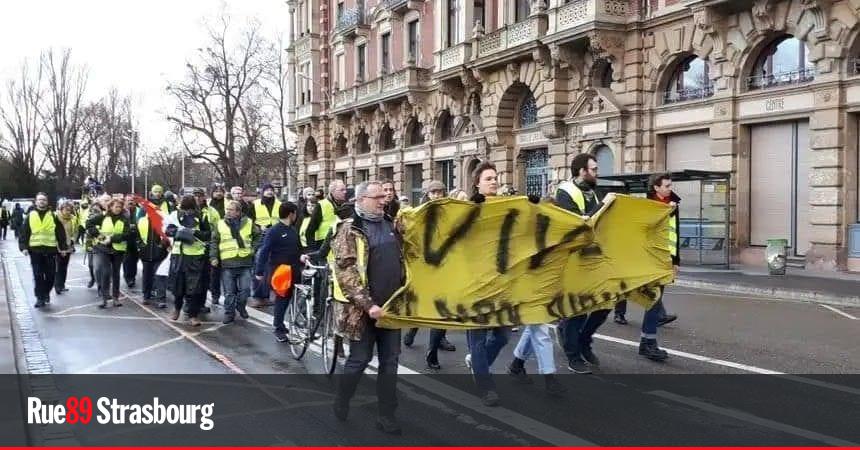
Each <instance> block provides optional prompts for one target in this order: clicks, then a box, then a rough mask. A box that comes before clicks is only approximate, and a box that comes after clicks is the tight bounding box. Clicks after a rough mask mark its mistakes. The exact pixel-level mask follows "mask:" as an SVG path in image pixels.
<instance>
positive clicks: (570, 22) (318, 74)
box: [288, 0, 860, 270]
mask: <svg viewBox="0 0 860 450" xmlns="http://www.w3.org/2000/svg"><path fill="white" fill-rule="evenodd" d="M289 3H290V4H291V6H292V11H293V17H292V20H293V24H294V30H295V36H294V41H293V44H292V45H291V46H290V48H289V50H288V51H289V53H290V58H291V63H292V67H293V69H294V70H295V72H296V77H295V78H294V79H293V83H294V86H293V87H294V91H295V93H296V96H295V99H294V103H295V104H294V105H293V108H292V110H291V111H290V115H291V119H292V121H293V126H294V128H295V131H296V132H297V134H298V136H299V140H298V143H299V149H300V150H302V149H303V151H300V161H299V167H300V175H299V184H302V185H311V186H315V187H324V186H326V185H327V184H328V182H329V181H330V180H332V179H335V178H342V179H344V180H345V181H346V182H347V183H351V184H352V183H358V182H360V181H362V180H365V179H378V178H390V179H393V180H394V181H395V183H396V185H397V186H398V187H399V189H400V191H401V192H402V193H403V194H405V195H417V194H418V193H419V192H420V190H421V187H422V183H425V182H426V181H427V180H430V179H440V180H442V181H444V182H445V183H446V184H448V186H449V187H452V188H453V187H460V188H467V187H468V186H469V185H470V184H471V183H470V181H469V179H468V178H469V175H468V174H469V172H470V169H471V168H473V167H474V166H475V165H476V164H477V162H478V161H479V160H482V159H488V160H491V161H493V162H495V163H496V165H497V167H498V168H499V173H500V178H501V182H502V183H507V184H511V185H513V186H514V187H515V188H517V190H518V191H519V192H528V193H535V194H544V193H545V192H546V190H547V189H548V186H550V185H551V184H552V183H553V182H557V181H558V180H562V179H566V178H568V177H569V176H570V174H569V169H568V167H569V163H570V161H571V159H572V158H573V156H574V155H576V154H578V153H582V152H590V153H593V154H595V155H596V156H597V158H598V162H599V166H600V172H601V174H602V175H607V174H623V173H644V172H653V171H662V170H684V169H699V170H710V171H721V172H727V173H729V174H730V175H731V184H730V186H729V187H728V189H729V193H730V195H729V198H730V200H729V203H730V205H729V206H730V211H731V217H730V219H729V229H730V239H728V241H727V245H730V248H731V257H732V260H733V262H744V263H756V264H761V262H762V261H763V257H762V254H763V246H764V245H765V244H766V241H767V239H770V238H777V237H778V238H786V239H788V240H789V245H790V247H791V248H790V250H789V253H790V255H789V256H791V257H792V258H793V260H795V261H797V262H799V263H802V264H804V265H805V266H806V267H807V268H810V269H821V270H846V269H847V270H852V269H857V270H860V264H858V262H860V261H858V260H855V259H854V258H852V257H851V255H852V252H851V249H850V246H851V245H853V239H851V238H850V233H851V232H852V229H853V226H852V225H853V224H855V223H857V222H858V201H860V200H858V194H857V191H858V189H857V188H858V175H857V173H858V157H857V155H858V123H860V76H858V75H860V73H858V70H857V69H858V68H860V65H858V64H857V61H858V60H857V59H856V57H857V56H858V53H860V38H858V32H860V24H858V19H860V0H569V1H564V0H510V1H504V0H436V1H422V0H407V1H401V0H383V1H381V2H377V1H375V0H365V1H363V2H362V1H359V0H343V1H338V0H322V1H321V0H291V1H290V2H289ZM690 195H691V199H693V200H695V201H702V199H701V198H700V197H699V196H700V194H699V193H696V192H693V191H691V192H690ZM705 206H713V205H705ZM703 208H704V206H703ZM700 220H701V218H700Z"/></svg>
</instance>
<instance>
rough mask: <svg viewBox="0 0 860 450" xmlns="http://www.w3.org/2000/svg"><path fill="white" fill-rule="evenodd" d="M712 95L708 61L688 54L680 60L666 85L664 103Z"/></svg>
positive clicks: (712, 87) (712, 88)
mask: <svg viewBox="0 0 860 450" xmlns="http://www.w3.org/2000/svg"><path fill="white" fill-rule="evenodd" d="M712 95H714V86H713V85H712V84H711V76H710V66H709V64H708V61H705V60H704V59H701V58H699V57H698V56H695V55H693V56H690V57H688V58H687V59H685V60H683V61H681V63H680V64H678V66H677V67H676V68H675V70H674V71H673V72H672V77H671V78H670V79H669V84H667V85H666V95H665V97H664V99H663V100H664V103H674V102H683V101H686V100H694V99H700V98H707V97H710V96H712Z"/></svg>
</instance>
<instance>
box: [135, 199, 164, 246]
mask: <svg viewBox="0 0 860 450" xmlns="http://www.w3.org/2000/svg"><path fill="white" fill-rule="evenodd" d="M134 201H135V202H136V203H137V204H138V205H140V206H142V207H143V209H144V210H146V217H147V218H149V226H150V228H152V229H154V230H155V232H156V233H158V235H159V236H161V239H163V240H166V239H167V235H166V234H164V212H163V211H161V209H160V208H158V207H157V206H155V204H154V203H152V202H151V201H149V200H147V199H145V198H143V197H140V196H138V195H135V196H134Z"/></svg>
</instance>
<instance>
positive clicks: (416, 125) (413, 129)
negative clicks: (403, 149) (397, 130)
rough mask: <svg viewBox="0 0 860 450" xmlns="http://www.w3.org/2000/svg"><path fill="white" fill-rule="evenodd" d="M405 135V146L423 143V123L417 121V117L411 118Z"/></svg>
mask: <svg viewBox="0 0 860 450" xmlns="http://www.w3.org/2000/svg"><path fill="white" fill-rule="evenodd" d="M406 135H407V137H408V140H407V142H406V145H407V146H410V147H411V146H413V145H423V144H424V125H422V124H421V122H419V121H418V119H415V118H413V119H412V120H411V121H410V123H409V127H408V128H407V130H406Z"/></svg>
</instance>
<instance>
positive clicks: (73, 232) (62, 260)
mask: <svg viewBox="0 0 860 450" xmlns="http://www.w3.org/2000/svg"><path fill="white" fill-rule="evenodd" d="M57 218H59V219H60V223H62V224H63V228H65V229H66V242H67V245H68V250H69V251H68V252H64V253H57V272H56V274H55V275H54V291H56V292H57V294H62V293H63V292H66V291H68V289H66V278H67V276H68V274H69V260H70V259H71V258H72V253H74V252H75V242H77V240H78V227H79V224H78V215H77V214H75V204H74V203H72V202H71V201H69V200H66V201H65V202H63V204H62V205H60V210H59V213H58V214H57Z"/></svg>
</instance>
